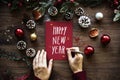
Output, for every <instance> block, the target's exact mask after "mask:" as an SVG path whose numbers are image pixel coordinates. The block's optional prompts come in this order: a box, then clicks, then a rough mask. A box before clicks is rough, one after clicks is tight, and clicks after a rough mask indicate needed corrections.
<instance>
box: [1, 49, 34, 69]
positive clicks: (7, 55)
mask: <svg viewBox="0 0 120 80" xmlns="http://www.w3.org/2000/svg"><path fill="white" fill-rule="evenodd" d="M0 58H6V59H8V60H13V61H24V62H25V63H26V64H27V66H28V67H29V68H32V65H31V63H30V61H29V59H28V58H27V57H25V56H23V55H20V54H18V53H15V52H7V51H5V50H3V49H0Z"/></svg>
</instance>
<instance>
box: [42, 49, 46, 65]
mask: <svg viewBox="0 0 120 80" xmlns="http://www.w3.org/2000/svg"><path fill="white" fill-rule="evenodd" d="M46 54H47V53H46V51H44V55H43V61H42V62H43V66H44V67H47V58H46Z"/></svg>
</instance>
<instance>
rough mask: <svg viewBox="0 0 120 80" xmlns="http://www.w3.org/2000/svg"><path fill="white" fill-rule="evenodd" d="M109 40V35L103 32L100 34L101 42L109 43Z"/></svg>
mask: <svg viewBox="0 0 120 80" xmlns="http://www.w3.org/2000/svg"><path fill="white" fill-rule="evenodd" d="M110 41H111V38H110V36H109V35H107V34H103V35H102V36H101V43H102V44H103V45H107V44H109V43H110Z"/></svg>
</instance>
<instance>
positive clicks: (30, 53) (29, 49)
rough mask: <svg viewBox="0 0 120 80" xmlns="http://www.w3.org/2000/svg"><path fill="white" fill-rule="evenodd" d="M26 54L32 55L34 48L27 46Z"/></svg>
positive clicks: (34, 53)
mask: <svg viewBox="0 0 120 80" xmlns="http://www.w3.org/2000/svg"><path fill="white" fill-rule="evenodd" d="M26 55H27V56H28V57H34V56H35V55H36V51H35V49H34V48H28V49H27V50H26Z"/></svg>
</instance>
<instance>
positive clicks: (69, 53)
mask: <svg viewBox="0 0 120 80" xmlns="http://www.w3.org/2000/svg"><path fill="white" fill-rule="evenodd" d="M70 49H71V48H67V49H66V50H67V55H68V60H69V61H70V60H71V59H72V55H71V50H70Z"/></svg>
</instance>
